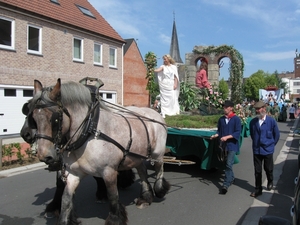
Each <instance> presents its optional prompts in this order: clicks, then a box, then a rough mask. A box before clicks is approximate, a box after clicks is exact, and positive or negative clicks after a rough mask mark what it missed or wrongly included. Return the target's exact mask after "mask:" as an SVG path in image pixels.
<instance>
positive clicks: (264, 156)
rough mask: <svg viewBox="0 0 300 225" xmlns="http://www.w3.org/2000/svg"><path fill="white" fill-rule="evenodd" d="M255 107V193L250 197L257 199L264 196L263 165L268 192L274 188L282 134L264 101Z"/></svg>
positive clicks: (251, 131)
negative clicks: (274, 169)
mask: <svg viewBox="0 0 300 225" xmlns="http://www.w3.org/2000/svg"><path fill="white" fill-rule="evenodd" d="M253 107H254V108H255V110H256V115H257V116H256V117H255V118H253V119H252V120H251V122H250V125H249V129H250V136H251V139H252V150H253V163H254V176H255V191H254V192H252V193H251V194H250V196H251V197H257V196H259V195H262V164H264V170H265V172H266V176H267V180H268V184H267V190H269V191H270V190H271V189H272V188H273V168H274V162H273V153H274V150H275V146H276V144H277V142H278V140H279V137H280V133H279V129H278V125H277V122H276V121H275V119H274V118H272V117H271V116H268V115H267V112H266V105H265V103H264V102H263V101H258V102H256V103H255V104H254V106H253Z"/></svg>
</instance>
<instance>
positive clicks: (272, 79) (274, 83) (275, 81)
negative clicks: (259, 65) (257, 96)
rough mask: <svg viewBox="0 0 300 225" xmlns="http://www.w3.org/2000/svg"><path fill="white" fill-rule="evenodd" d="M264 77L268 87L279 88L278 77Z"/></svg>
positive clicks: (267, 74) (271, 75)
mask: <svg viewBox="0 0 300 225" xmlns="http://www.w3.org/2000/svg"><path fill="white" fill-rule="evenodd" d="M264 77H265V83H266V86H276V87H279V85H278V83H279V80H278V78H277V77H276V75H275V74H269V73H265V74H264Z"/></svg>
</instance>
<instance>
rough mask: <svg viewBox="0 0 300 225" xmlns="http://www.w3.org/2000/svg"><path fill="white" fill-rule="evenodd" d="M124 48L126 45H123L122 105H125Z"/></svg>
mask: <svg viewBox="0 0 300 225" xmlns="http://www.w3.org/2000/svg"><path fill="white" fill-rule="evenodd" d="M124 46H125V44H124V43H123V45H122V90H121V91H122V99H121V105H123V104H124Z"/></svg>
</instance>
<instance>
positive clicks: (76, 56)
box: [73, 38, 83, 62]
mask: <svg viewBox="0 0 300 225" xmlns="http://www.w3.org/2000/svg"><path fill="white" fill-rule="evenodd" d="M73 60H74V61H80V62H82V61H83V39H81V38H73Z"/></svg>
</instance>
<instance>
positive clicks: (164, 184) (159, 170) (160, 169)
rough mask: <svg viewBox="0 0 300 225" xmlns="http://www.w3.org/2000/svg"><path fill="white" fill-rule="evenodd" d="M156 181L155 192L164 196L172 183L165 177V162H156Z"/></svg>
mask: <svg viewBox="0 0 300 225" xmlns="http://www.w3.org/2000/svg"><path fill="white" fill-rule="evenodd" d="M154 168H155V172H156V181H155V182H154V185H153V187H154V193H155V196H156V197H158V198H163V197H164V196H165V195H166V194H167V192H168V191H169V190H170V183H169V182H168V181H166V179H165V178H164V163H163V162H155V165H154Z"/></svg>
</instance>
